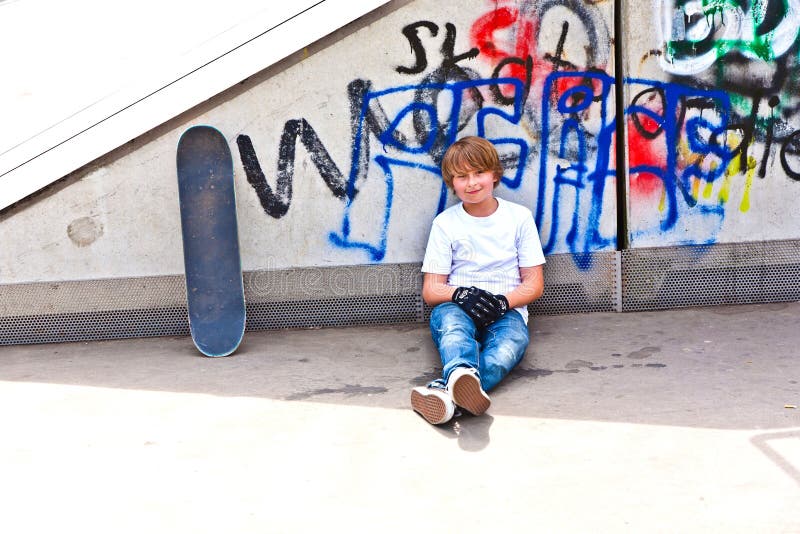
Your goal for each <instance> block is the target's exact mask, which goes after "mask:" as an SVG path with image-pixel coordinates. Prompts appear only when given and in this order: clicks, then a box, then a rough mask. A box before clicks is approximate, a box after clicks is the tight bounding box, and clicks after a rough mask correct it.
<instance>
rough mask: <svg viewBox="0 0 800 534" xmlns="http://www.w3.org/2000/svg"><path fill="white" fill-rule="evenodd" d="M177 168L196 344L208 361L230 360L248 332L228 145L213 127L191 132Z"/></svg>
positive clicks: (184, 137)
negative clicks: (216, 357)
mask: <svg viewBox="0 0 800 534" xmlns="http://www.w3.org/2000/svg"><path fill="white" fill-rule="evenodd" d="M177 168H178V196H179V200H180V209H181V234H182V236H183V261H184V266H185V269H186V300H187V305H188V309H189V328H190V330H191V333H192V340H193V341H194V344H195V346H196V347H197V348H198V350H200V352H202V353H203V354H205V355H206V356H227V355H229V354H231V353H233V351H235V350H236V348H237V347H238V346H239V343H240V342H241V341H242V336H243V335H244V327H245V304H244V286H243V284H242V263H241V259H240V256H239V234H238V228H237V224H236V192H235V189H234V185H233V159H232V157H231V151H230V148H229V146H228V142H227V141H226V140H225V137H224V136H223V135H222V134H221V133H220V132H219V131H218V130H217V129H215V128H212V127H211V126H192V127H191V128H189V129H188V130H186V131H185V132H184V133H183V135H181V138H180V141H178V154H177Z"/></svg>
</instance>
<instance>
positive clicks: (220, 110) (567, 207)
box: [0, 0, 617, 282]
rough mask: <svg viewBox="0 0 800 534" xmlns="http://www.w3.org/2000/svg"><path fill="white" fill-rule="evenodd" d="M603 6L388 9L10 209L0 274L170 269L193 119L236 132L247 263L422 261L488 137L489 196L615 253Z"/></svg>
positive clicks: (574, 243)
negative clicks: (454, 163) (494, 185)
mask: <svg viewBox="0 0 800 534" xmlns="http://www.w3.org/2000/svg"><path fill="white" fill-rule="evenodd" d="M613 7H614V6H613V2H612V1H604V0H599V1H598V0H591V1H590V0H558V1H556V0H536V1H532V0H504V1H496V0H492V1H486V0H471V1H464V2H438V1H436V0H418V1H415V2H403V3H402V5H400V6H397V7H394V8H392V4H389V9H387V10H386V14H385V16H381V17H380V18H378V19H376V20H374V21H372V22H371V23H369V24H367V25H364V26H363V27H362V28H360V29H358V30H357V31H355V32H350V33H349V34H347V35H346V36H345V37H343V38H340V39H332V40H331V42H330V44H327V45H326V46H324V47H320V49H319V50H312V51H311V53H309V52H308V51H301V52H299V53H298V57H296V58H295V60H296V61H295V63H294V64H293V65H291V66H289V67H288V68H276V69H270V70H269V71H267V72H265V73H262V74H261V75H258V76H256V77H254V78H253V79H250V80H246V81H245V82H243V83H242V84H241V85H240V86H239V87H235V88H232V89H231V90H230V91H229V92H228V93H226V94H224V95H220V97H218V98H217V99H216V100H215V101H214V102H213V105H209V106H205V107H204V108H203V109H202V110H201V111H199V112H197V113H196V114H187V115H186V116H184V117H181V118H180V119H178V120H175V121H171V122H170V123H167V125H165V128H162V129H160V131H158V132H155V133H154V134H153V135H151V136H148V137H147V138H146V139H142V140H136V141H134V142H133V144H132V145H131V146H130V147H129V148H128V149H126V150H124V151H122V152H121V154H116V155H114V157H113V158H106V160H104V161H100V162H99V163H98V164H97V165H95V166H94V167H92V168H90V169H88V170H86V171H84V172H83V174H82V175H80V176H79V178H78V179H77V180H76V181H75V183H73V184H72V185H69V186H68V187H65V188H64V189H63V190H61V191H59V192H58V193H57V194H55V195H53V196H51V197H48V198H45V199H42V200H39V201H37V202H36V203H34V204H31V205H30V206H28V207H26V208H25V209H22V210H17V211H16V212H15V213H13V214H12V215H11V216H10V217H7V218H6V219H5V220H4V221H3V222H2V224H4V225H7V226H8V225H11V224H15V226H16V227H20V228H32V233H33V234H34V235H33V236H32V235H31V233H30V232H29V233H28V239H23V238H21V237H20V239H19V240H18V241H15V242H14V243H12V244H11V246H9V247H6V248H5V249H4V250H3V251H2V252H0V254H3V255H4V257H3V259H2V260H3V275H4V280H3V281H4V282H7V281H27V280H28V279H32V280H42V279H44V280H46V279H49V278H51V277H61V278H97V277H112V276H127V275H155V274H170V273H180V272H182V270H183V265H182V255H181V247H180V237H179V236H180V227H179V217H178V203H177V186H176V184H175V181H176V180H175V162H174V159H175V145H176V143H177V139H178V137H179V136H180V134H181V132H182V131H183V130H184V129H185V128H186V127H188V126H190V125H192V124H198V123H207V124H212V125H214V126H216V127H217V128H219V129H220V130H221V131H222V132H223V133H224V134H225V135H226V136H227V138H228V140H229V143H230V145H231V149H232V152H233V155H234V160H235V172H236V179H237V184H236V185H237V203H238V214H239V226H240V239H241V249H242V255H243V258H242V259H243V266H244V268H245V269H246V270H254V269H282V268H291V267H304V266H335V265H357V264H369V263H378V262H382V263H408V262H419V261H421V259H422V255H423V252H424V247H425V242H426V239H427V234H428V231H429V229H430V224H431V221H432V220H433V218H434V217H435V216H436V214H437V213H439V212H440V211H441V210H443V209H444V208H445V207H447V206H448V205H451V204H452V203H453V202H455V200H456V199H455V197H454V195H453V193H452V192H450V191H448V190H447V189H446V188H445V186H444V185H443V182H442V179H441V175H440V171H439V164H440V161H441V158H442V155H443V153H444V151H445V149H446V148H447V147H448V146H449V145H450V144H451V143H452V142H453V141H455V140H456V139H457V138H459V137H461V136H464V135H480V136H484V137H487V138H489V139H491V140H492V141H493V142H494V143H495V144H496V146H497V148H498V150H499V152H500V154H501V157H502V162H503V164H504V167H505V173H504V176H503V179H502V184H501V186H499V188H498V191H497V194H498V195H499V196H502V197H504V198H507V199H509V200H513V201H516V202H519V203H521V204H524V205H526V206H528V207H529V208H530V209H531V210H532V211H533V213H534V214H535V218H536V221H537V224H538V226H539V229H540V232H541V234H542V242H543V245H544V247H545V249H546V253H548V254H552V253H561V252H574V253H585V252H593V251H598V250H614V249H615V248H616V239H617V224H616V219H617V212H616V187H617V183H616V177H615V176H616V170H615V168H614V167H615V162H614V158H613V155H612V154H613V147H614V143H615V135H614V131H615V106H614V101H615V84H614V78H613V72H614V66H613V57H614V53H613V52H614V51H613ZM306 56H307V57H306ZM118 152H119V151H118ZM41 220H48V221H49V222H48V224H46V225H42V224H40V223H39V221H41ZM70 229H71V230H70ZM31 237H32V238H33V239H31ZM41 243H46V244H47V246H45V247H42V245H41ZM580 257H582V256H580ZM20 258H21V260H20ZM31 273H33V274H31Z"/></svg>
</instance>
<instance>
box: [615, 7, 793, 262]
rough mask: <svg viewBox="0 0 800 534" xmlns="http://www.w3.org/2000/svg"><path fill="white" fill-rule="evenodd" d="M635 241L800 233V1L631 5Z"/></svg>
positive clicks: (628, 57) (628, 69)
mask: <svg viewBox="0 0 800 534" xmlns="http://www.w3.org/2000/svg"><path fill="white" fill-rule="evenodd" d="M623 15H624V18H623V20H624V25H626V26H627V28H629V29H631V30H634V29H635V31H628V32H625V35H626V36H627V38H626V41H625V43H624V50H625V61H624V62H623V69H624V71H625V74H626V79H625V84H626V87H625V89H626V90H625V103H626V109H625V121H626V126H627V132H628V145H627V148H628V166H629V175H628V180H629V182H628V183H629V197H628V214H629V236H630V239H631V244H632V246H634V247H636V246H669V245H680V244H700V243H719V242H746V241H762V240H775V239H796V238H798V237H799V236H800V225H798V222H800V219H798V207H799V203H798V200H800V64H799V62H798V59H799V56H798V54H799V53H800V49H799V48H798V37H799V36H800V34H799V33H798V31H799V30H800V1H798V0H758V1H745V0H652V1H648V2H636V3H627V5H626V6H625V9H624V12H623Z"/></svg>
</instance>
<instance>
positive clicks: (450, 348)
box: [430, 302, 530, 391]
mask: <svg viewBox="0 0 800 534" xmlns="http://www.w3.org/2000/svg"><path fill="white" fill-rule="evenodd" d="M431 335H432V336H433V342H434V343H435V344H436V348H438V349H439V356H440V357H441V359H442V367H443V369H442V378H441V379H438V380H434V381H433V382H431V384H430V385H431V386H434V387H435V386H438V387H441V386H443V385H444V384H446V383H447V379H448V377H449V376H450V373H451V372H453V370H454V369H455V368H456V367H472V368H473V369H476V370H477V371H478V375H479V376H480V379H481V387H482V388H483V389H484V391H489V390H490V389H492V388H494V387H495V386H496V385H497V384H499V383H500V381H501V380H502V379H503V378H505V376H506V375H507V374H508V373H509V372H511V370H512V369H513V368H514V367H515V366H516V365H517V364H518V363H519V362H520V360H522V357H523V356H524V355H525V349H526V348H528V342H529V341H530V337H529V335H528V325H526V324H525V320H524V319H523V318H522V315H520V313H519V312H518V311H517V310H509V311H508V313H506V314H505V315H503V316H502V317H501V318H500V319H499V320H498V321H496V322H494V323H492V324H490V325H489V326H487V327H486V328H478V327H476V326H475V323H474V322H472V319H470V317H469V315H467V314H466V312H464V310H462V309H461V308H459V307H458V305H457V304H454V303H452V302H446V303H444V304H439V305H438V306H436V307H435V308H434V309H433V312H432V313H431Z"/></svg>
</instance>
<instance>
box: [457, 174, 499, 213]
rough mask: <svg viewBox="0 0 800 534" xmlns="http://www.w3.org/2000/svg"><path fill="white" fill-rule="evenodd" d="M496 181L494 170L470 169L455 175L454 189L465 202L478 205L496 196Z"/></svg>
mask: <svg viewBox="0 0 800 534" xmlns="http://www.w3.org/2000/svg"><path fill="white" fill-rule="evenodd" d="M495 182H497V177H496V176H495V174H494V172H493V171H476V170H470V171H467V172H464V173H463V174H456V175H454V176H453V190H454V191H455V193H456V196H457V197H458V198H459V200H461V201H462V202H463V203H464V204H467V205H475V206H477V205H479V204H481V203H483V202H490V201H491V199H492V198H494V184H495Z"/></svg>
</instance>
